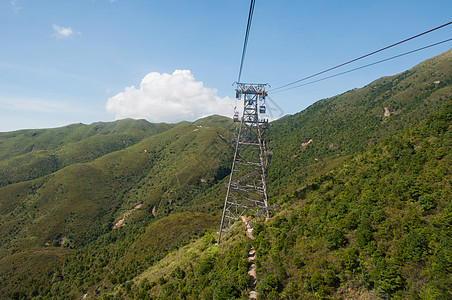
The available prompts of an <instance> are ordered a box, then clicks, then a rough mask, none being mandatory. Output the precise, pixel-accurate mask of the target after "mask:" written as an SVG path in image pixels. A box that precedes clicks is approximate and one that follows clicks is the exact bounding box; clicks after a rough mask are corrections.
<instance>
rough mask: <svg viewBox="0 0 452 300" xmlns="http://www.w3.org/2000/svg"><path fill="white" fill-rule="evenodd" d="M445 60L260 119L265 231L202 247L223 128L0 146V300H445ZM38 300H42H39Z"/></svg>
mask: <svg viewBox="0 0 452 300" xmlns="http://www.w3.org/2000/svg"><path fill="white" fill-rule="evenodd" d="M451 101H452V51H448V52H446V53H443V54H442V55H440V56H437V57H434V58H432V59H430V60H427V61H425V62H423V63H421V64H419V65H418V66H416V67H414V68H413V69H411V70H408V71H406V72H404V73H401V74H398V75H395V76H391V77H385V78H382V79H379V80H377V81H375V82H373V83H371V84H369V85H368V86H366V87H364V88H361V89H355V90H352V91H349V92H346V93H344V94H342V95H338V96H336V97H333V98H330V99H324V100H320V101H318V102H317V103H315V104H313V105H312V106H311V107H309V108H307V109H306V110H304V111H302V112H300V113H298V114H295V115H293V116H286V117H283V118H281V119H279V120H277V121H274V122H272V124H271V127H270V129H269V131H268V135H267V137H268V138H269V139H270V140H271V142H270V145H269V147H270V150H271V151H272V152H273V156H272V160H271V162H270V168H269V171H268V174H267V186H268V190H269V195H270V205H271V207H272V211H271V214H272V216H271V219H270V220H268V221H264V220H256V221H254V225H255V226H254V236H255V237H256V239H255V240H250V239H248V238H246V237H245V235H244V234H243V233H244V230H243V226H242V225H238V226H235V227H234V229H233V230H232V232H231V234H229V235H228V236H227V238H226V239H225V241H224V242H222V244H220V245H215V244H214V243H215V239H216V236H217V233H216V232H217V230H218V228H219V221H220V214H221V210H222V205H223V202H224V197H225V192H226V190H225V184H226V183H227V180H228V175H229V172H230V165H231V161H232V155H233V147H232V145H231V139H232V136H233V131H234V128H235V124H234V123H233V122H232V120H231V119H228V118H224V117H219V116H211V117H207V118H204V119H200V120H198V121H196V122H192V123H191V122H181V123H178V124H173V125H168V124H151V123H148V122H147V121H144V120H138V121H135V120H122V121H117V122H112V123H95V124H91V125H82V124H76V125H70V126H66V127H62V128H57V129H43V130H24V131H16V132H11V133H0V239H1V241H2V243H1V244H0V295H1V296H0V298H2V297H3V298H5V299H32V298H34V297H35V298H36V299H41V298H44V299H52V298H57V297H60V296H64V297H65V298H68V299H80V298H82V297H84V296H85V295H86V297H87V298H89V299H168V298H170V299H231V298H241V299H248V297H249V291H250V290H249V275H248V274H247V271H248V267H249V263H248V252H249V250H250V247H252V246H253V247H254V248H255V249H256V251H257V253H256V266H257V280H258V285H257V290H258V292H259V293H260V294H259V295H260V296H259V297H260V298H261V299H313V298H314V299H315V298H318V299H343V298H349V299H355V298H359V297H361V298H362V299H389V298H397V299H406V298H408V299H447V298H449V297H450V296H451V295H450V294H449V293H450V292H449V291H450V290H452V286H451V284H452V283H451V281H450V271H451V270H450V265H451V261H450V253H451V249H452V245H451V236H450V232H451V228H450V227H451V225H452V224H451V220H450V209H451V207H450V199H451V198H452V197H451V187H450V185H451V179H452V178H451V170H452V166H451V153H452V151H451V147H452V133H451V125H452V103H451ZM39 297H41V298H39Z"/></svg>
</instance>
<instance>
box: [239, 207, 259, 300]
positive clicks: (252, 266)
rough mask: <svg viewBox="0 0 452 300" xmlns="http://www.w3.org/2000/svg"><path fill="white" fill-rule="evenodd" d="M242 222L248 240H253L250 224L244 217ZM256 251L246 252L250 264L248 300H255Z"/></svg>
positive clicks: (252, 248) (252, 249)
mask: <svg viewBox="0 0 452 300" xmlns="http://www.w3.org/2000/svg"><path fill="white" fill-rule="evenodd" d="M241 219H242V222H243V224H244V225H245V234H246V236H247V237H248V238H250V239H252V240H254V236H253V227H252V226H251V222H250V221H249V220H248V219H247V218H246V216H241ZM255 260H256V250H254V247H251V249H250V252H248V263H249V264H250V267H249V269H248V274H249V275H250V282H249V287H250V298H249V299H250V300H256V299H257V292H256V291H255V290H254V289H255V288H256V285H257V277H256V265H255V263H254V262H255Z"/></svg>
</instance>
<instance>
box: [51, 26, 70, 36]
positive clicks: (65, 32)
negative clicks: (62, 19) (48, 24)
mask: <svg viewBox="0 0 452 300" xmlns="http://www.w3.org/2000/svg"><path fill="white" fill-rule="evenodd" d="M52 27H53V30H55V33H54V34H53V36H55V37H56V38H66V37H69V36H71V35H73V34H74V31H72V29H71V27H61V26H58V25H55V24H53V25H52Z"/></svg>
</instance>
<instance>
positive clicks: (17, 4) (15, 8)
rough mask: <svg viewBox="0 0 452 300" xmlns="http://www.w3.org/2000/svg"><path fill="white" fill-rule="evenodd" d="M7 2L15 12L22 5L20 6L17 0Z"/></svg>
mask: <svg viewBox="0 0 452 300" xmlns="http://www.w3.org/2000/svg"><path fill="white" fill-rule="evenodd" d="M9 4H10V5H11V8H12V9H13V11H14V12H15V13H18V12H19V11H20V10H21V9H22V6H20V4H19V1H17V0H11V1H10V2H9Z"/></svg>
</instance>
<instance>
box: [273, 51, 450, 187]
mask: <svg viewBox="0 0 452 300" xmlns="http://www.w3.org/2000/svg"><path fill="white" fill-rule="evenodd" d="M438 81H439V83H435V82H438ZM451 97H452V50H449V51H447V52H445V53H443V54H441V55H439V56H437V57H434V58H431V59H429V60H426V61H425V62H422V63H421V64H419V65H418V66H416V67H414V68H412V69H410V70H408V71H406V72H403V73H401V74H398V75H395V76H391V77H384V78H381V79H378V80H376V81H374V82H372V83H371V84H369V85H367V86H366V87H364V88H361V89H354V90H351V91H349V92H346V93H344V94H342V95H338V96H335V97H333V98H329V99H324V100H321V101H318V102H316V103H315V104H313V105H312V106H310V107H308V108H307V109H306V110H304V111H302V112H300V113H297V114H295V115H293V116H286V117H284V118H281V119H279V120H277V121H275V122H273V123H272V127H271V128H270V131H269V139H270V140H271V143H270V150H271V151H273V152H274V155H273V159H272V167H271V168H270V169H269V174H268V180H269V182H270V183H271V184H270V186H269V190H270V194H271V195H272V196H277V195H278V194H280V193H281V192H282V191H285V190H286V189H287V188H288V187H289V188H290V187H291V186H293V187H297V186H299V185H303V184H304V183H305V181H306V176H307V175H308V174H309V172H307V171H313V172H311V174H312V173H315V172H317V171H318V170H319V168H318V167H321V164H323V162H324V160H325V159H326V158H328V157H329V158H334V157H341V156H344V155H349V154H352V153H356V152H357V151H361V150H363V149H365V148H367V147H368V146H369V145H372V144H374V143H375V142H376V141H378V140H380V139H381V138H384V137H388V136H391V135H392V134H394V133H396V132H397V131H399V130H401V129H404V128H407V126H410V125H413V124H417V123H418V122H419V121H421V120H423V119H424V118H425V117H426V116H427V115H429V114H431V113H433V112H436V111H438V110H439V108H440V107H441V105H442V104H444V102H445V101H447V99H450V98H451ZM385 107H386V108H387V109H388V110H389V112H390V113H391V115H390V116H389V117H385V116H384V112H385V109H384V108H385ZM310 139H312V142H311V143H310V144H309V145H307V146H305V147H303V146H302V145H301V143H303V142H307V141H309V140H310ZM316 163H317V165H318V167H317V168H314V169H313V170H310V169H309V168H307V166H312V165H314V164H316Z"/></svg>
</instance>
